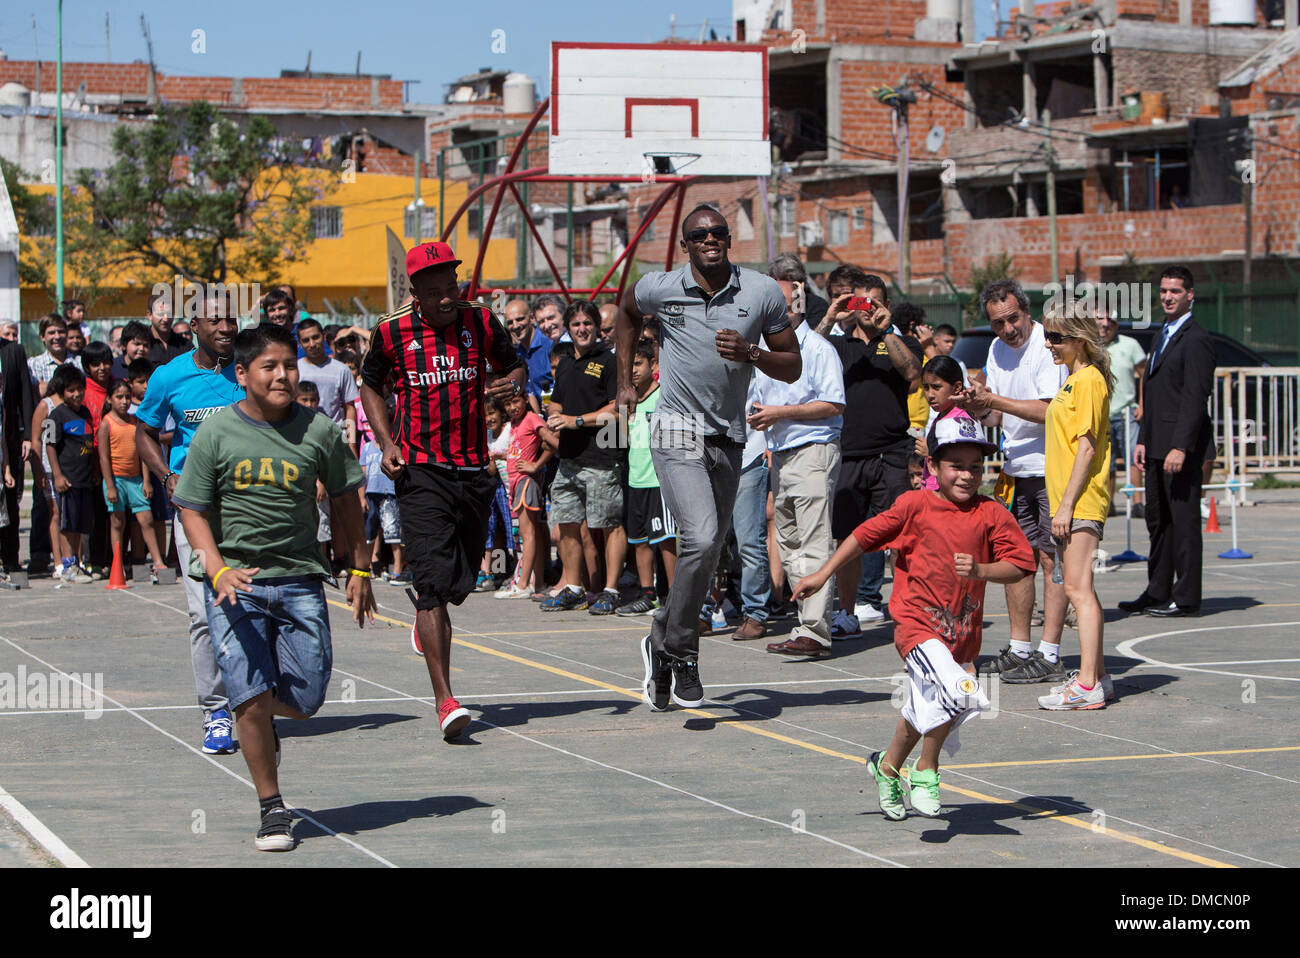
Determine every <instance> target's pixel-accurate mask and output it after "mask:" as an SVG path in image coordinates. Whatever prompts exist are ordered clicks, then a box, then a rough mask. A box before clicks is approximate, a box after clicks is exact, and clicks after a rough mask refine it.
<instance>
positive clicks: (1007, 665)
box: [983, 645, 1029, 674]
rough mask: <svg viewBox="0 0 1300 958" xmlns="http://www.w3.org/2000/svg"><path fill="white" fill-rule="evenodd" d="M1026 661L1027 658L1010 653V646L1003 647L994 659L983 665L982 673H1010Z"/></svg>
mask: <svg viewBox="0 0 1300 958" xmlns="http://www.w3.org/2000/svg"><path fill="white" fill-rule="evenodd" d="M1028 661H1029V658H1028V656H1020V655H1016V653H1014V652H1012V651H1011V646H1009V645H1008V646H1004V647H1003V649H1002V651H1001V652H999V653H998V657H997V658H996V659H990V660H989V661H987V662H985V663H984V666H983V671H985V672H987V673H990V674H991V673H994V672H1012V671H1015V670H1016V669H1018V668H1020V666H1022V665H1024V664H1025V663H1026V662H1028Z"/></svg>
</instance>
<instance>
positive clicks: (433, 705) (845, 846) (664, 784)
mask: <svg viewBox="0 0 1300 958" xmlns="http://www.w3.org/2000/svg"><path fill="white" fill-rule="evenodd" d="M138 598H144V597H143V596H138ZM145 601H147V602H153V603H154V604H155V605H161V606H163V608H167V609H171V610H172V611H173V612H176V613H178V614H181V615H188V614H189V613H188V612H182V611H181V610H180V609H176V608H173V607H172V606H168V605H164V604H163V603H161V602H154V600H152V599H145ZM380 608H383V606H380ZM389 611H397V610H395V609H390V610H389ZM462 631H468V630H462ZM470 634H473V635H476V636H479V637H481V638H492V636H491V635H488V634H482V635H480V634H479V633H470ZM6 641H7V640H6ZM498 641H500V640H498ZM10 644H12V643H10ZM506 644H513V643H506ZM556 658H560V656H556ZM566 661H574V660H566ZM574 664H577V665H584V666H586V667H587V668H592V666H590V665H588V664H587V663H583V662H577V661H574ZM334 671H335V672H336V673H338V674H340V675H346V676H349V677H350V678H354V679H357V680H358V681H362V682H365V683H367V684H369V685H373V686H375V687H376V688H379V689H383V690H384V691H386V692H395V693H397V695H399V696H401V697H402V699H403V700H409V701H413V702H419V703H421V704H423V705H427V706H429V707H430V708H434V709H436V708H437V703H436V702H433V701H431V700H429V699H422V698H419V697H417V696H414V695H410V694H409V693H406V692H403V691H402V690H401V689H395V688H391V687H389V686H387V685H383V684H382V683H380V682H376V681H374V680H373V679H368V678H366V677H365V676H362V675H358V674H356V673H354V672H347V671H345V670H343V669H340V668H337V667H335V669H334ZM600 671H609V670H600ZM612 674H618V673H612ZM622 677H623V678H628V679H632V678H633V677H632V676H622ZM745 684H752V683H745ZM629 691H632V690H631V689H629ZM105 698H107V696H105ZM109 701H112V700H111V699H110V700H109ZM113 704H114V705H118V704H119V703H117V702H114V703H113ZM141 721H146V720H144V719H141ZM475 721H477V722H478V723H479V724H481V725H486V726H488V727H490V728H494V729H497V730H498V731H502V732H506V733H508V734H510V735H513V736H515V737H516V738H520V739H523V740H524V741H526V742H531V743H532V744H534V745H540V746H541V747H543V748H547V749H551V750H552V751H556V752H560V753H562V754H564V755H569V756H572V757H573V758H577V759H580V760H582V761H584V762H589V763H591V764H593V765H598V766H600V767H601V768H605V769H608V770H610V771H614V772H620V773H622V774H624V775H629V776H631V777H633V778H637V779H641V780H642V781H646V782H649V783H651V784H654V785H658V786H660V787H661V788H666V789H668V790H670V791H674V792H679V793H681V794H682V795H687V796H689V797H691V798H694V799H697V800H698V801H701V802H705V803H706V804H709V805H713V806H715V807H717V808H721V809H723V810H725V811H729V812H732V813H734V814H736V815H741V816H743V817H745V818H750V819H753V820H755V821H760V822H765V823H767V824H770V825H776V826H778V827H780V828H784V829H787V830H788V831H792V832H795V834H799V835H807V836H809V837H810V838H816V839H818V840H819V841H823V842H826V843H827V844H830V845H835V846H837V847H839V848H843V849H846V850H847V851H851V852H853V853H854V854H856V855H860V856H863V857H865V858H870V859H873V860H875V861H879V862H882V863H884V864H886V865H893V866H894V867H896V868H905V867H906V866H905V865H902V864H900V863H899V862H895V861H892V860H890V859H888V858H883V857H881V856H880V855H873V854H872V853H871V852H868V851H866V850H864V849H861V848H857V847H855V846H853V845H848V844H846V843H844V842H841V841H837V840H836V839H833V838H831V837H829V836H826V835H821V834H819V833H817V832H810V831H808V830H807V829H801V830H800V829H796V828H795V827H794V826H793V825H792V824H791V823H789V822H781V821H776V820H774V819H770V818H764V817H763V816H761V815H754V814H752V813H750V812H746V811H742V810H741V809H738V808H733V807H731V806H730V805H724V804H723V803H721V802H718V801H715V800H714V799H711V798H707V797H705V796H703V795H697V794H695V793H694V792H688V791H686V790H685V789H683V788H678V787H677V786H676V785H670V784H668V783H667V782H661V781H658V780H657V779H653V778H649V777H647V776H645V775H641V774H639V773H637V772H633V771H630V770H628V769H622V768H618V767H616V766H613V765H606V764H605V763H603V762H600V761H597V760H596V759H594V758H588V757H587V756H585V755H579V754H578V753H577V752H570V751H566V750H565V749H562V748H559V747H558V746H554V745H549V744H547V743H546V742H541V741H539V740H537V739H534V738H531V737H529V736H527V735H523V734H521V733H519V732H515V731H513V730H511V729H507V728H502V727H501V726H498V725H493V724H492V723H491V722H487V721H484V720H483V719H481V718H480V719H475ZM146 724H152V723H146ZM155 727H156V726H155ZM160 731H161V730H160ZM164 734H167V733H164ZM170 737H172V738H175V736H170ZM176 741H178V742H179V741H180V739H176ZM182 744H184V743H182ZM187 747H188V746H187ZM200 754H201V753H200ZM205 757H206V756H205ZM214 764H217V763H214ZM218 767H219V768H223V769H224V766H221V765H218ZM236 777H238V776H236ZM250 784H251V783H250ZM299 814H302V813H301V812H300V813H299ZM303 817H307V816H305V815H304V816H303ZM312 821H313V822H314V820H312ZM314 824H317V825H319V824H320V823H318V822H314ZM320 827H322V828H324V826H323V825H322V826H320ZM326 831H329V829H326ZM331 834H335V833H333V832H331ZM336 837H340V836H337V835H336ZM345 840H346V839H345ZM357 847H359V848H360V847H362V846H357ZM363 850H366V851H368V849H363ZM370 854H373V853H370ZM375 857H378V856H375ZM380 860H381V861H383V859H380ZM385 864H390V867H397V866H393V865H391V863H388V862H385Z"/></svg>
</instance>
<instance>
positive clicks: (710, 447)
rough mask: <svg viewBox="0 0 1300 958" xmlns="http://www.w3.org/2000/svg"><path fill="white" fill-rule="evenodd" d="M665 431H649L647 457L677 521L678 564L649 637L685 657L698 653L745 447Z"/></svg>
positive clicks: (668, 649)
mask: <svg viewBox="0 0 1300 958" xmlns="http://www.w3.org/2000/svg"><path fill="white" fill-rule="evenodd" d="M668 433H669V430H667V429H663V430H656V431H655V432H654V433H653V434H652V435H653V438H652V439H651V442H650V458H651V459H652V460H653V461H654V466H655V473H656V475H658V477H659V488H660V491H661V492H662V493H663V497H664V502H665V503H667V505H668V511H669V512H671V513H672V516H673V521H674V522H676V523H677V569H676V571H675V572H674V573H673V585H672V588H671V589H669V590H668V598H667V599H666V600H665V601H664V604H663V605H662V606H661V607H660V609H659V611H658V612H656V613H655V616H654V622H653V624H652V625H651V627H650V636H651V643H652V645H653V647H654V648H655V649H656V650H662V651H664V652H666V653H668V654H669V655H670V656H672V657H674V658H679V659H685V658H694V657H696V656H698V655H699V652H700V624H699V620H700V606H701V605H702V604H703V602H704V597H705V596H706V595H707V594H708V592H709V586H710V585H711V584H712V582H713V573H714V571H715V570H716V569H717V565H718V556H719V554H720V553H721V552H722V540H723V538H724V537H725V536H726V534H727V529H728V528H729V527H730V525H731V510H732V506H734V505H735V502H736V488H737V486H738V485H739V483H740V458H741V454H742V453H743V452H744V449H743V447H741V446H739V445H735V444H733V443H731V442H730V441H728V440H726V439H723V440H717V439H706V440H698V439H695V440H692V439H691V438H690V437H689V435H687V436H686V437H685V438H676V437H673V436H672V435H668Z"/></svg>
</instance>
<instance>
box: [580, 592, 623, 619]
mask: <svg viewBox="0 0 1300 958" xmlns="http://www.w3.org/2000/svg"><path fill="white" fill-rule="evenodd" d="M617 609H618V593H617V592H614V591H611V590H610V589H606V590H605V591H604V592H602V593H601V594H600V595H599V596H597V597H596V601H595V602H593V603H591V605H590V606H588V607H587V614H588V615H613V614H614V612H615V611H617Z"/></svg>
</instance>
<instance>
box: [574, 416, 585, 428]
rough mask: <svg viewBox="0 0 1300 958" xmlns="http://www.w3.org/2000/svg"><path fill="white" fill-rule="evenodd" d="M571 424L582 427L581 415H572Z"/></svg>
mask: <svg viewBox="0 0 1300 958" xmlns="http://www.w3.org/2000/svg"><path fill="white" fill-rule="evenodd" d="M573 424H574V425H575V426H576V427H578V428H579V429H581V428H582V427H583V422H582V417H581V416H574V417H573Z"/></svg>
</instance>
